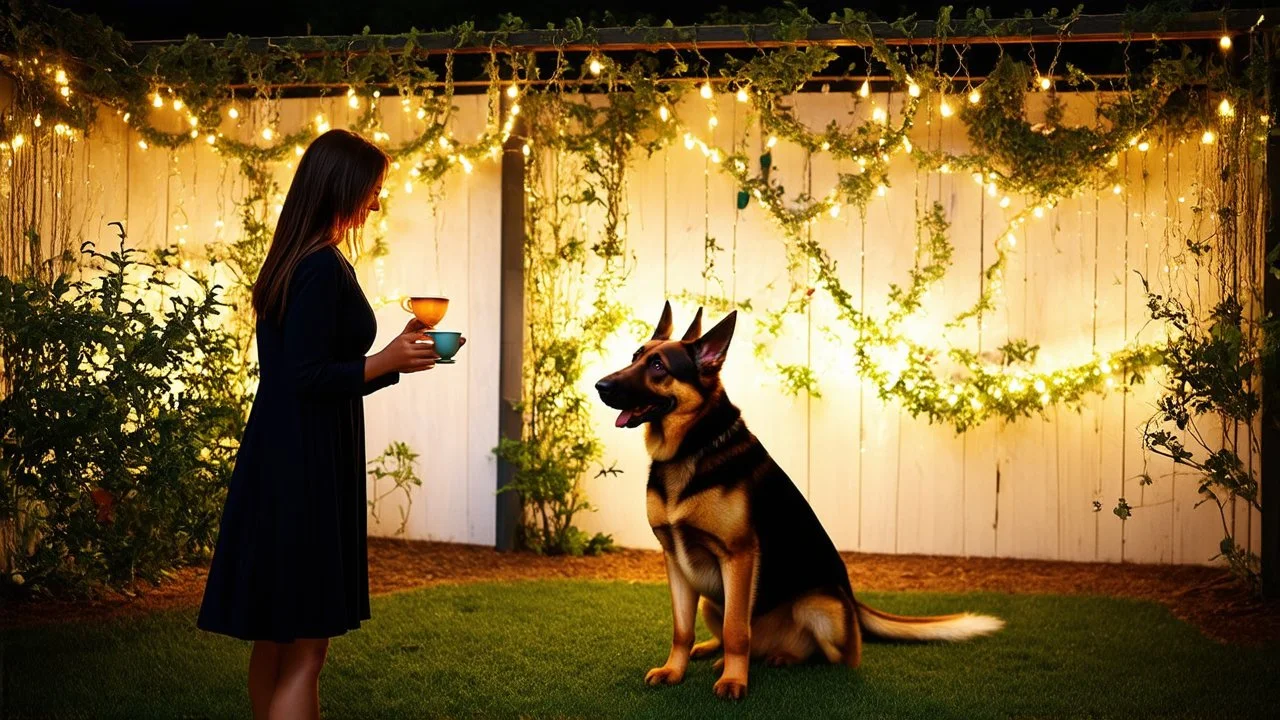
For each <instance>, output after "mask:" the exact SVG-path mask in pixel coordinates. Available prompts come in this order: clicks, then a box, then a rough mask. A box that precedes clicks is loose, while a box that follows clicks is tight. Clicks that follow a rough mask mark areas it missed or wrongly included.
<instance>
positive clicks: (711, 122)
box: [707, 115, 720, 127]
mask: <svg viewBox="0 0 1280 720" xmlns="http://www.w3.org/2000/svg"><path fill="white" fill-rule="evenodd" d="M719 124H720V121H719V120H717V119H716V116H715V115H712V116H711V117H709V118H707V125H708V126H710V127H715V126H716V125H719Z"/></svg>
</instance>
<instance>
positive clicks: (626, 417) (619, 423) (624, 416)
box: [613, 410, 632, 427]
mask: <svg viewBox="0 0 1280 720" xmlns="http://www.w3.org/2000/svg"><path fill="white" fill-rule="evenodd" d="M631 414H632V413H631V411H630V410H623V411H622V412H620V413H618V419H617V420H615V421H614V423H613V426H614V427H626V426H627V423H629V422H631Z"/></svg>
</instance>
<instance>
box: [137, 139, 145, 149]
mask: <svg viewBox="0 0 1280 720" xmlns="http://www.w3.org/2000/svg"><path fill="white" fill-rule="evenodd" d="M138 147H139V148H140V149H142V150H146V149H147V141H146V140H139V141H138Z"/></svg>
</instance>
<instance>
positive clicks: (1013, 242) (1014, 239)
mask: <svg viewBox="0 0 1280 720" xmlns="http://www.w3.org/2000/svg"><path fill="white" fill-rule="evenodd" d="M1004 240H1005V242H1007V243H1009V247H1011V248H1013V247H1017V246H1018V236H1017V235H1014V234H1013V233H1009V234H1008V235H1005V237H1004Z"/></svg>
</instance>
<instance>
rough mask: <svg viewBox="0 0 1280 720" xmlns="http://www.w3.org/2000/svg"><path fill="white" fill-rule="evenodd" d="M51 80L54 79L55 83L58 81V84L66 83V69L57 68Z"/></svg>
mask: <svg viewBox="0 0 1280 720" xmlns="http://www.w3.org/2000/svg"><path fill="white" fill-rule="evenodd" d="M53 81H54V82H56V83H58V84H59V85H66V84H67V71H66V70H62V69H59V70H58V72H57V73H56V74H55V75H54V76H53Z"/></svg>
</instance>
